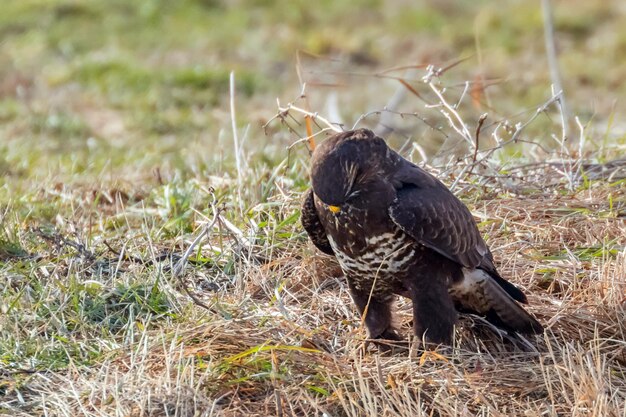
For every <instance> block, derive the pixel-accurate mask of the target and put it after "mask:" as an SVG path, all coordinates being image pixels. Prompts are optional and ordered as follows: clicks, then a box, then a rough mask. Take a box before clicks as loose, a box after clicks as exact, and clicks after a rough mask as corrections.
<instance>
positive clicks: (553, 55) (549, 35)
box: [541, 0, 570, 137]
mask: <svg viewBox="0 0 626 417" xmlns="http://www.w3.org/2000/svg"><path fill="white" fill-rule="evenodd" d="M541 9H542V12H543V29H544V36H545V45H546V55H547V58H548V66H549V67H550V78H551V79H552V84H553V85H554V89H555V90H556V91H560V92H561V97H560V101H561V106H562V108H563V115H564V118H563V134H564V136H565V137H569V126H568V123H569V119H570V116H569V110H568V107H567V104H566V100H565V95H564V94H563V93H562V92H563V83H562V82H561V71H560V70H559V60H558V57H557V52H556V43H555V39H554V13H553V11H552V3H551V1H550V0H541Z"/></svg>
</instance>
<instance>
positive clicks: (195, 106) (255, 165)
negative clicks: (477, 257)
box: [0, 0, 626, 417]
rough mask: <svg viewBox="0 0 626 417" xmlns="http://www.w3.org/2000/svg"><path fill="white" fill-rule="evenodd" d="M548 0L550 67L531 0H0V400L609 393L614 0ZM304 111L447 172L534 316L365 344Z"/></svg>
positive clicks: (624, 51) (107, 411)
mask: <svg viewBox="0 0 626 417" xmlns="http://www.w3.org/2000/svg"><path fill="white" fill-rule="evenodd" d="M552 5H553V8H554V22H553V23H554V32H555V37H556V46H557V53H558V62H559V70H560V75H561V77H562V81H563V89H562V90H563V91H562V92H561V91H559V90H558V89H556V88H553V87H552V86H551V84H552V82H553V77H552V76H551V74H550V64H549V62H548V58H547V54H546V46H545V36H544V23H543V20H542V8H541V2H539V1H536V2H523V1H515V0H506V1H500V2H486V1H469V0H459V1H453V0H445V1H435V0H430V1H426V0H424V1H418V2H409V1H404V0H395V1H388V2H382V1H379V0H363V1H358V2H348V1H344V0H341V1H326V0H324V1H321V2H319V4H313V3H312V2H305V1H301V0H296V1H292V2H289V3H287V2H277V1H272V0H237V1H232V2H230V1H226V0H181V1H179V2H168V1H166V0H136V1H133V2H128V1H123V0H107V1H96V0H5V1H4V2H3V5H2V9H3V10H2V13H0V415H7V416H78V415H81V416H82V415H85V416H241V415H247V416H250V417H252V416H281V417H282V416H333V417H339V416H350V417H353V416H422V415H423V416H474V415H479V416H512V415H523V416H535V415H545V416H565V415H568V416H569V415H572V416H616V417H617V416H622V417H626V123H624V115H625V114H626V103H624V100H623V97H624V96H625V95H626V83H624V82H623V80H624V79H626V65H624V62H626V25H624V24H623V22H624V19H626V7H625V6H624V4H623V2H622V1H620V0H613V1H600V0H596V1H584V0H553V2H552ZM231 74H232V75H231ZM277 99H278V105H277ZM307 115H309V116H313V117H311V118H307V117H306V116H307ZM307 120H308V122H307ZM307 123H309V126H310V128H312V130H313V132H314V133H315V141H316V142H319V141H322V140H324V137H325V136H326V135H328V134H329V133H330V131H332V130H338V129H350V128H351V127H352V126H353V125H357V126H359V127H369V128H372V129H375V130H376V131H377V132H381V133H385V136H386V138H388V142H389V143H390V145H391V146H393V147H394V148H395V149H397V150H399V151H400V152H401V153H402V154H403V155H404V156H405V157H407V158H409V159H412V160H413V161H414V162H416V163H418V164H421V165H422V166H424V167H425V168H426V169H428V170H429V171H431V172H433V173H435V174H437V175H438V176H439V178H440V179H441V180H442V181H444V182H445V183H446V184H447V185H449V186H450V187H451V188H453V190H454V192H455V194H456V195H457V196H459V198H461V199H462V200H463V202H464V203H466V204H467V206H468V207H469V208H470V209H471V211H472V213H473V214H474V216H475V218H476V220H477V223H478V225H479V228H480V230H481V232H482V233H483V236H484V238H485V240H486V241H487V243H488V244H489V246H490V247H491V250H492V252H493V253H494V256H495V258H496V264H497V266H498V268H499V270H500V272H501V273H502V275H503V276H505V277H506V278H507V279H509V280H510V281H512V282H513V283H515V284H516V285H518V286H519V287H520V288H522V289H523V290H524V291H525V293H526V294H528V297H529V301H530V305H529V307H528V309H529V310H530V311H531V312H532V313H533V314H534V315H535V316H536V317H537V318H538V319H539V320H540V321H541V322H542V323H543V324H544V325H545V327H546V332H545V334H543V335H538V336H536V337H524V336H521V335H516V334H509V333H506V332H505V331H502V330H500V329H498V328H495V327H493V326H492V325H490V324H489V323H488V322H486V321H485V320H484V319H482V318H481V317H478V316H473V315H463V316H462V318H461V321H460V323H459V326H458V328H457V329H456V336H455V345H454V347H453V348H452V349H450V350H436V351H426V352H424V351H421V350H418V349H411V350H410V351H409V352H404V353H397V354H394V355H385V354H381V353H379V352H378V351H377V350H376V348H375V346H372V345H371V344H370V343H368V341H367V340H366V332H365V329H364V327H363V326H362V324H361V319H360V317H359V316H358V314H357V313H356V311H355V309H354V308H353V305H352V302H351V300H350V297H349V294H348V291H347V284H346V282H345V279H344V278H343V276H342V274H341V271H340V269H339V267H338V264H337V263H336V262H335V260H333V259H331V258H329V257H327V256H325V255H323V254H321V253H320V252H319V251H317V250H315V248H314V247H313V245H312V244H311V243H310V242H308V239H307V237H306V235H305V233H304V231H303V229H302V227H301V226H300V222H299V214H300V213H299V207H300V199H301V196H302V193H303V192H304V191H305V190H306V189H307V188H308V187H309V178H308V163H309V151H308V148H307V143H306V141H303V140H301V139H302V138H305V137H306V136H307ZM397 310H398V314H399V317H400V318H401V325H402V331H403V333H404V334H406V335H407V338H409V334H410V333H411V331H410V329H411V324H410V320H411V306H410V303H409V302H407V301H406V300H399V302H398V305H397Z"/></svg>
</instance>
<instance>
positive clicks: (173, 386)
mask: <svg viewBox="0 0 626 417" xmlns="http://www.w3.org/2000/svg"><path fill="white" fill-rule="evenodd" d="M546 175H549V173H548V172H547V171H546ZM546 181H547V182H550V181H552V179H551V178H546ZM538 185H539V184H538ZM609 195H611V198H609ZM623 198H624V187H623V185H619V184H617V185H610V184H607V183H602V182H596V183H593V184H591V185H590V186H589V187H588V188H587V189H582V190H580V191H578V192H574V193H566V194H563V193H561V195H555V194H554V192H553V190H551V189H547V190H545V192H543V193H535V194H533V195H530V196H519V195H517V196H506V195H501V196H499V197H495V198H494V197H493V196H492V195H489V194H488V193H481V194H479V195H476V194H474V198H473V201H474V203H473V209H474V213H475V214H476V215H477V218H478V220H479V221H480V222H481V223H480V225H481V229H482V230H483V232H484V233H485V235H486V236H487V239H488V243H489V245H490V246H491V247H492V248H493V251H494V254H495V256H496V258H497V260H498V261H499V265H500V269H501V271H502V273H503V275H504V276H507V277H509V278H510V279H511V280H512V281H513V282H514V283H516V284H517V285H520V286H521V287H522V288H524V290H525V291H526V292H527V293H528V294H529V298H530V310H531V311H532V312H533V313H534V314H535V315H536V316H537V317H538V318H539V319H540V320H541V321H542V322H543V323H545V325H546V328H547V330H546V332H545V334H544V335H541V336H537V337H536V338H522V337H521V336H518V335H511V334H506V333H504V332H502V331H500V330H498V329H496V328H493V327H492V326H490V325H489V324H488V323H486V322H485V321H484V320H482V319H480V318H479V317H474V316H464V317H463V318H462V320H461V322H460V324H459V327H458V329H457V335H456V342H455V346H454V349H453V350H452V351H448V352H439V353H437V352H426V353H422V352H415V351H412V352H410V353H409V354H399V355H395V356H381V355H380V354H379V353H378V352H377V351H376V350H375V349H373V348H371V347H369V346H368V345H367V344H366V343H365V340H364V337H365V332H364V329H362V328H361V326H360V325H359V324H360V321H359V317H358V316H357V315H356V314H355V312H354V309H353V308H352V305H351V301H350V298H349V295H348V292H347V287H346V284H345V282H344V280H343V278H342V277H341V274H340V271H339V269H338V267H337V264H336V263H335V262H334V261H333V260H332V259H330V258H328V257H325V256H321V255H319V254H317V253H316V252H315V251H314V250H313V248H312V247H311V245H309V244H307V243H305V240H304V239H300V238H297V239H296V238H294V237H293V235H292V237H290V238H288V239H281V238H279V237H277V236H274V238H273V239H269V240H267V241H266V242H265V243H264V244H260V243H259V244H257V245H256V246H255V248H254V253H256V254H262V255H263V256H262V257H260V256H257V257H258V258H262V259H261V260H262V261H261V262H259V261H258V260H255V259H254V258H253V257H251V256H249V255H250V252H245V251H244V252H242V251H241V241H239V242H236V241H235V239H234V237H233V235H232V233H231V232H224V233H226V234H224V233H218V232H217V231H216V232H214V233H213V234H212V239H211V241H212V243H213V245H215V247H217V248H219V249H220V251H221V252H222V256H225V257H227V258H228V254H230V255H232V256H231V257H230V258H228V259H230V260H231V261H232V264H231V265H230V267H231V268H232V269H233V270H232V271H231V272H230V273H229V274H227V275H228V277H231V278H230V279H229V278H225V279H224V280H223V282H222V283H219V279H218V276H219V273H217V272H216V271H218V270H222V271H223V270H224V268H227V265H226V264H224V263H222V264H219V263H218V264H216V265H213V266H210V267H209V272H208V273H206V268H207V266H206V265H205V266H204V267H198V266H196V267H193V266H192V267H190V268H188V270H187V274H186V276H185V278H186V282H187V285H189V287H190V288H192V290H193V291H194V293H195V294H196V295H197V296H199V297H200V298H202V299H204V300H205V302H206V303H208V304H211V310H210V311H206V310H203V309H202V308H200V307H198V306H192V305H190V302H189V299H188V298H187V297H186V295H185V294H184V292H180V291H177V290H176V289H175V288H176V287H177V288H179V289H180V285H179V284H178V282H177V281H176V280H175V279H174V278H171V273H169V272H168V269H167V267H166V265H165V269H163V267H161V266H155V265H156V264H155V265H142V264H138V263H137V262H135V261H129V260H128V259H126V260H125V259H124V258H123V257H122V256H119V257H118V259H117V260H115V259H113V260H112V262H113V264H114V265H115V267H116V268H118V269H122V270H125V271H126V272H124V273H122V277H125V278H124V279H130V277H129V274H130V275H133V276H142V275H144V274H148V275H152V276H154V274H155V272H156V273H157V275H160V274H159V272H158V271H161V273H162V274H163V275H162V278H161V281H160V284H159V285H160V287H161V289H160V291H162V292H163V293H165V294H167V296H168V297H167V298H168V299H169V301H168V302H169V303H170V304H171V305H170V308H171V310H170V312H172V311H176V312H177V314H180V315H184V316H183V317H184V318H183V319H178V320H174V321H166V322H161V323H159V322H158V321H157V322H155V323H156V325H155V323H152V322H151V320H163V318H162V317H163V316H160V317H161V319H159V318H158V317H159V315H158V314H154V312H153V313H152V314H150V315H147V316H144V318H143V319H142V318H141V317H140V314H141V313H140V312H135V314H137V316H136V317H133V318H131V319H129V320H128V321H127V323H126V325H127V328H125V329H123V331H121V332H120V333H119V335H123V337H117V338H112V339H110V340H111V341H112V340H115V342H114V343H113V345H110V346H106V347H103V348H102V350H103V351H105V352H104V353H103V354H102V356H100V357H99V359H98V360H96V361H95V362H94V363H92V364H90V365H89V366H84V365H81V364H78V363H74V362H73V361H70V362H69V363H68V365H67V367H65V368H64V369H62V370H59V371H54V369H50V370H43V369H37V370H34V372H33V373H20V372H19V371H17V372H16V369H14V370H12V371H11V372H7V373H5V374H4V375H3V376H2V389H3V390H4V392H5V396H4V400H3V407H4V411H5V412H8V413H10V414H11V415H22V416H26V415H33V414H37V415H42V414H45V415H67V416H72V415H92V416H104V415H124V416H143V415H151V416H161V415H163V416H165V415H176V416H196V415H198V416H210V415H215V416H238V415H250V416H268V415H285V416H289V415H311V416H312V415H320V416H322V415H328V416H344V415H345V416H363V415H380V416H416V415H437V416H455V415H467V416H469V415H493V416H496V415H554V416H556V415H576V416H589V415H594V416H620V415H622V416H623V415H624V406H625V401H626V342H625V340H626V324H625V323H626V304H625V302H626V299H625V294H626V282H625V281H624V277H625V276H626V252H625V250H624V247H625V245H626V224H625V223H624V220H623V215H624V212H623V210H624V206H623V204H624V200H623ZM273 203H274V204H278V205H279V208H280V210H281V211H284V212H286V213H293V212H294V209H295V208H296V207H297V204H298V197H297V195H293V194H289V195H286V196H285V197H284V198H283V199H279V200H276V201H274V202H273ZM109 215H110V216H115V215H121V216H123V217H125V218H127V221H131V220H129V209H124V208H122V207H118V209H117V210H113V213H110V214H109ZM291 227H292V228H294V229H295V230H298V229H299V228H298V225H297V224H293V226H291ZM57 238H58V237H57ZM126 244H127V246H128V251H129V252H132V251H133V250H134V251H136V250H137V248H139V247H141V246H142V245H148V246H149V250H148V251H145V252H146V253H158V252H159V245H158V244H156V243H155V242H147V241H141V240H140V239H134V238H131V239H130V240H129V241H127V243H126ZM60 246H63V244H62V242H61V243H60ZM133 247H134V249H132V248H133ZM203 251H204V252H206V253H207V255H206V256H207V257H209V256H211V255H208V253H211V252H212V253H215V252H213V251H211V250H210V249H209V248H208V247H205V248H204V249H203ZM207 251H208V252H207ZM79 252H80V251H79ZM74 255H75V256H73V257H69V258H65V259H64V260H57V264H56V266H53V268H57V269H59V268H60V269H62V268H69V269H71V268H72V263H73V262H77V260H78V259H79V258H81V256H80V255H81V254H80V253H75V254H74ZM88 258H89V256H82V260H83V261H82V263H83V265H82V266H81V268H83V271H85V270H86V269H87V267H88V266H89V264H93V263H94V262H96V260H97V259H99V260H100V261H102V259H103V258H105V257H104V256H100V257H96V258H94V259H91V260H90V259H88ZM51 266H52V265H51ZM211 271H212V272H211ZM55 274H60V276H62V275H63V273H62V272H61V271H56V272H53V273H52V275H51V276H54V275H55ZM103 276H104V275H101V276H100V278H94V282H97V285H98V288H99V289H100V290H101V291H102V293H106V292H109V293H110V292H111V291H113V288H112V287H110V286H112V285H113V281H112V280H111V279H109V280H107V279H102V277H103ZM168 276H169V278H168ZM207 281H211V282H213V285H214V287H210V288H209V289H208V290H207V289H204V290H203V285H204V284H206V283H207ZM16 285H19V284H16ZM219 285H221V286H222V287H221V288H220V289H219V290H218V291H214V290H215V289H216V287H215V286H219ZM100 286H102V287H109V288H100ZM204 288H207V287H206V285H205V286H204ZM109 297H113V296H112V295H111V294H109ZM119 302H120V301H119V300H118V303H119ZM113 306H114V304H111V309H112V311H113V310H114V308H113ZM398 311H399V315H400V317H401V318H402V327H403V330H404V331H405V333H407V334H408V333H410V324H409V320H410V307H409V304H407V302H405V301H400V302H399V305H398ZM129 314H132V313H129ZM143 314H146V312H144V313H143ZM147 317H151V318H147ZM58 321H59V322H63V321H64V320H63V318H59V319H58ZM3 326H4V327H3V331H5V332H6V331H7V327H9V326H10V325H9V323H7V322H4V324H3ZM14 330H15V331H16V332H18V333H19V332H20V330H16V329H14ZM9 331H10V329H9ZM22 331H23V330H22ZM41 331H46V330H45V329H43V328H41ZM74 337H76V336H74ZM85 337H87V335H85ZM91 337H93V336H91ZM78 338H79V339H80V336H79V337H78ZM85 342H88V341H87V340H85ZM102 342H103V343H106V342H107V338H104V337H103V338H102ZM91 348H92V349H95V347H94V346H91Z"/></svg>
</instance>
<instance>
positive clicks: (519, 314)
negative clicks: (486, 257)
mask: <svg viewBox="0 0 626 417" xmlns="http://www.w3.org/2000/svg"><path fill="white" fill-rule="evenodd" d="M463 275H464V279H463V280H462V281H461V282H460V283H459V284H457V285H455V286H453V287H452V288H450V295H451V296H452V298H453V299H454V301H455V303H456V304H457V305H459V306H460V307H461V308H462V309H463V310H469V311H474V312H476V313H478V314H482V315H484V316H486V317H487V319H488V320H489V321H491V322H493V323H494V324H496V325H498V326H501V327H504V328H507V329H511V330H514V331H517V332H520V333H541V332H542V331H543V326H542V325H541V324H540V323H539V322H538V321H537V320H536V319H535V318H534V317H532V316H531V315H530V314H529V313H528V312H527V311H526V310H524V308H523V307H522V306H521V305H519V304H518V303H517V302H516V301H515V299H514V298H513V297H514V295H513V294H510V292H509V291H507V289H508V288H507V287H506V286H503V285H502V284H501V283H500V282H499V281H498V280H496V278H494V277H492V276H491V275H490V274H488V273H487V272H485V271H483V270H481V269H474V270H467V269H464V270H463ZM500 279H501V280H502V281H504V282H506V283H507V284H509V285H510V286H513V284H510V283H508V281H505V280H504V279H503V278H500ZM514 288H515V289H516V290H517V291H519V292H520V293H521V291H520V290H519V289H517V287H514ZM515 298H518V297H515ZM524 299H526V297H524Z"/></svg>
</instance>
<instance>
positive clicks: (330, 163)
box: [311, 129, 399, 214]
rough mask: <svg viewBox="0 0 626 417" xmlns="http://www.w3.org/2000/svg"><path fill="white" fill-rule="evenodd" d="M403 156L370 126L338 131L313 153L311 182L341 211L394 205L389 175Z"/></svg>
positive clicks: (334, 209) (330, 206)
mask: <svg viewBox="0 0 626 417" xmlns="http://www.w3.org/2000/svg"><path fill="white" fill-rule="evenodd" d="M398 159H399V155H398V154H396V153H395V152H394V151H392V150H391V149H389V147H388V146H387V144H386V143H385V141H384V140H383V139H381V138H379V137H378V136H376V135H375V134H374V133H373V132H372V131H370V130H368V129H359V130H354V131H350V132H342V133H338V134H336V135H334V136H332V137H330V138H328V139H327V140H326V141H324V142H322V143H321V144H320V145H319V146H318V147H317V148H316V149H315V152H314V153H313V157H312V164H311V183H312V186H313V192H314V193H315V195H316V196H317V197H318V198H319V199H320V200H321V201H322V202H323V203H324V204H326V205H327V207H328V209H329V210H330V211H331V212H333V213H335V214H338V213H339V212H341V211H342V210H343V209H344V208H346V206H347V207H356V208H366V207H372V206H377V205H383V204H387V205H388V204H390V202H391V200H393V198H394V197H395V189H394V187H393V185H392V184H391V182H390V181H389V180H388V178H390V177H391V175H390V174H391V173H393V172H394V170H395V169H397V168H396V166H397V165H398V162H399V161H398Z"/></svg>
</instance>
